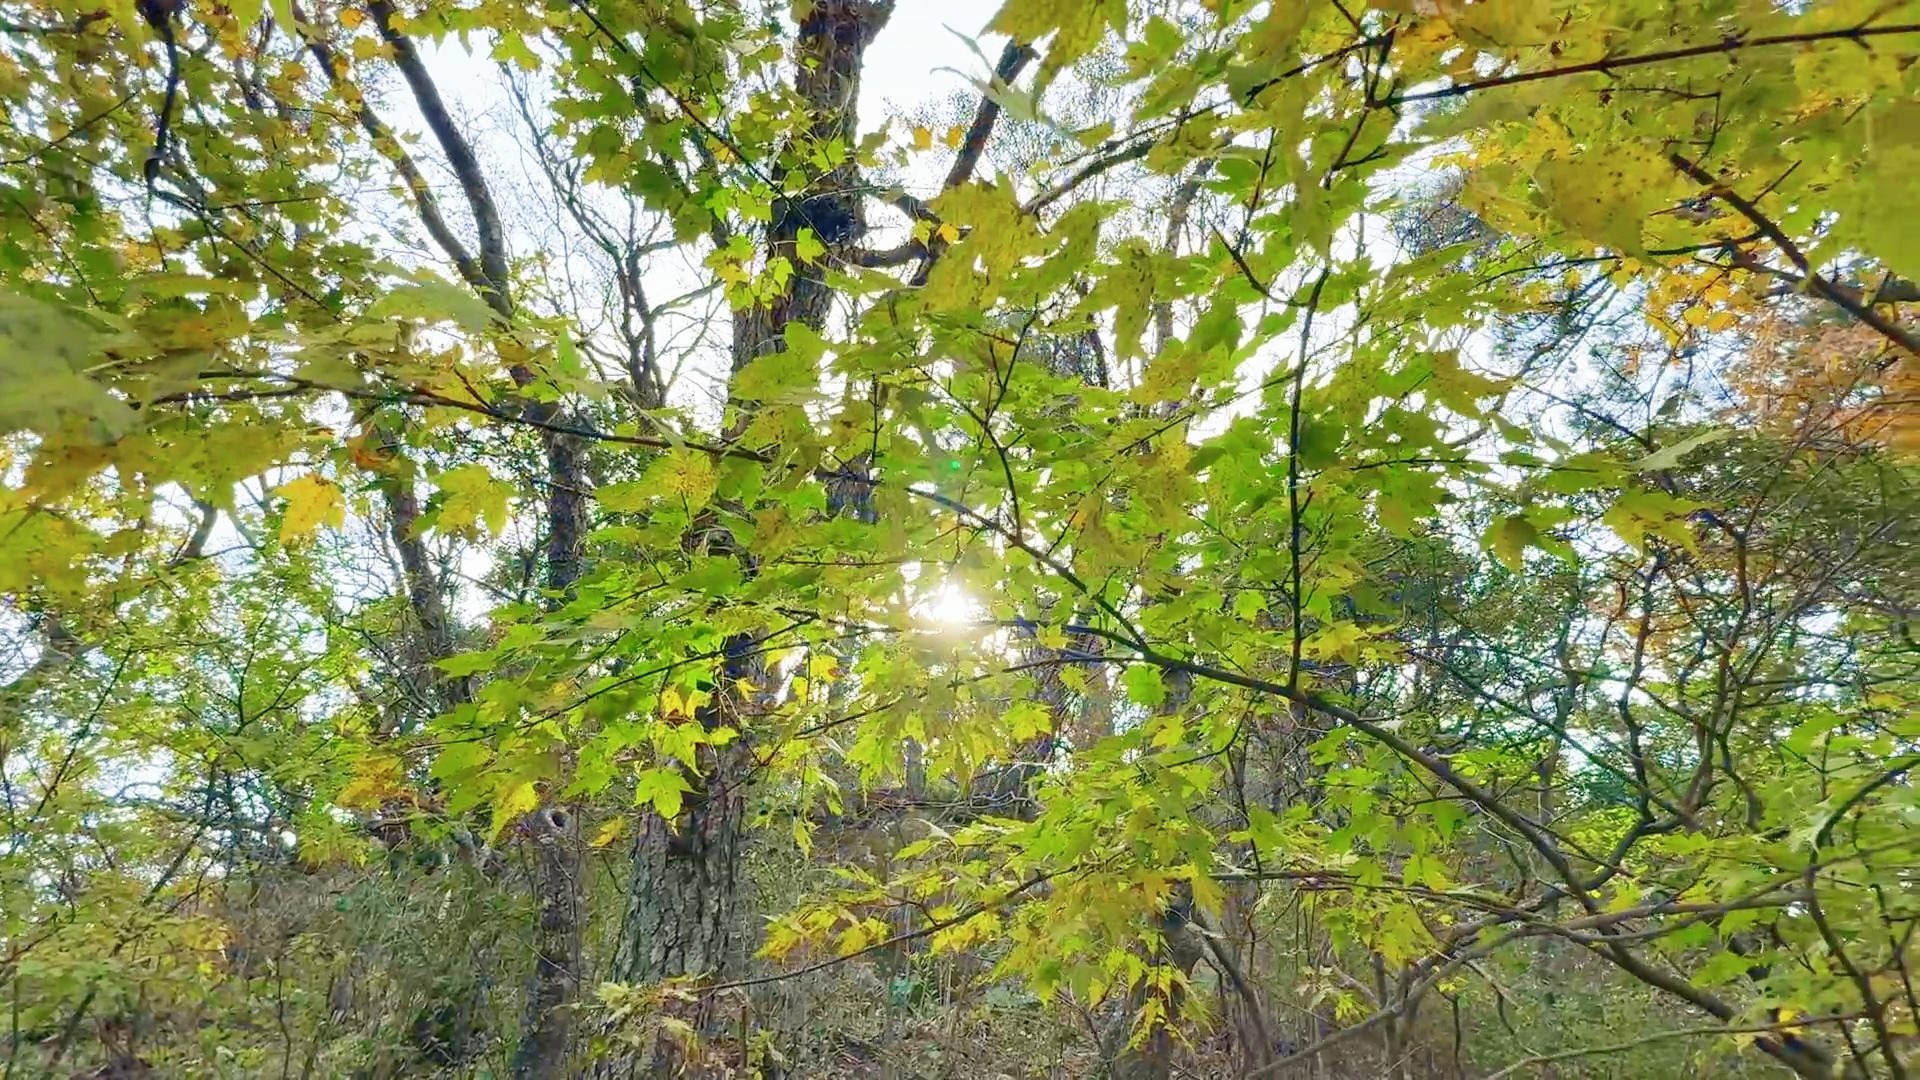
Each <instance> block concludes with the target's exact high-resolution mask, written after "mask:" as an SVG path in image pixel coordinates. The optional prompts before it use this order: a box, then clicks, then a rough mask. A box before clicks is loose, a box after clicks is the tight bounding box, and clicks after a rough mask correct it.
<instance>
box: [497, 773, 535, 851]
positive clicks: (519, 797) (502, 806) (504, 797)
mask: <svg viewBox="0 0 1920 1080" xmlns="http://www.w3.org/2000/svg"><path fill="white" fill-rule="evenodd" d="M539 805H540V793H539V792H538V791H537V790H535V788H534V786H533V781H531V780H526V781H522V782H521V783H518V784H515V785H513V786H512V787H510V788H507V789H506V790H505V791H503V792H501V794H500V799H499V801H498V802H495V803H494V804H493V828H492V830H491V831H490V832H489V834H488V839H489V841H492V840H495V839H498V838H499V836H500V831H501V830H502V829H505V828H506V827H507V824H508V823H509V822H511V821H513V819H515V818H517V817H519V816H520V815H522V814H524V813H526V812H528V811H529V810H532V809H533V808H534V807H536V806H539Z"/></svg>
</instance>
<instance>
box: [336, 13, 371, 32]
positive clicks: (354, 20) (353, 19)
mask: <svg viewBox="0 0 1920 1080" xmlns="http://www.w3.org/2000/svg"><path fill="white" fill-rule="evenodd" d="M365 21H367V16H366V13H365V12H363V11H361V10H360V9H359V8H342V9H341V10H340V25H341V26H344V27H346V28H347V29H349V30H353V29H356V28H357V27H359V25H360V24H361V23H363V22H365Z"/></svg>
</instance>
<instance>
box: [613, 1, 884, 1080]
mask: <svg viewBox="0 0 1920 1080" xmlns="http://www.w3.org/2000/svg"><path fill="white" fill-rule="evenodd" d="M892 11H893V4H892V0H817V2H815V3H814V4H813V5H812V6H811V7H810V8H809V9H808V10H807V12H806V14H805V16H804V18H803V19H802V21H801V23H800V32H799V39H798V42H797V48H796V50H795V60H796V63H795V69H794V89H795V91H796V93H797V94H798V95H799V96H800V97H801V98H802V99H803V100H804V101H805V102H806V103H807V106H808V109H809V111H810V113H811V115H812V118H813V119H812V124H811V131H810V132H809V134H810V135H811V136H812V137H813V138H815V139H819V140H822V141H839V142H842V143H845V144H849V145H850V144H851V143H852V141H853V136H854V134H855V131H856V116H855V112H854V105H855V101H856V99H857V97H858V94H859V88H860V67H861V63H862V58H863V56H864V54H865V51H866V48H867V46H868V44H870V43H871V42H872V40H873V36H874V34H876V33H878V32H879V30H880V28H881V27H882V26H884V25H885V24H886V21H887V18H888V17H889V16H890V15H891V14H892ZM775 179H776V181H777V180H779V179H781V177H780V176H779V175H777V174H776V176H775ZM857 181H858V176H857V175H856V171H855V168H854V166H853V164H852V163H851V161H849V163H848V164H846V165H844V166H841V167H840V168H839V169H836V170H835V171H834V172H832V173H829V174H827V175H826V176H823V177H820V178H819V179H818V180H817V181H816V182H815V183H812V184H810V185H808V187H809V189H810V190H817V191H821V192H825V193H827V194H822V195H817V196H813V197H810V198H809V197H795V198H793V199H788V200H784V201H783V202H782V203H781V204H780V205H778V206H777V207H776V211H775V214H774V219H773V224H772V226H771V227H770V228H769V230H768V233H767V237H766V244H765V251H766V254H767V256H768V257H769V258H775V257H777V258H784V259H787V260H788V261H789V262H790V263H791V264H792V265H793V267H794V277H793V280H792V283H791V285H790V286H789V288H788V290H787V292H786V294H785V295H783V296H780V297H777V298H775V299H773V300H772V301H770V302H768V303H766V304H764V305H759V306H755V307H752V308H748V309H745V310H742V311H740V312H737V313H736V314H735V316H734V320H733V331H734V335H733V346H732V366H733V371H734V373H736V374H737V373H738V372H739V371H740V369H741V368H743V367H745V366H746V365H747V364H749V363H751V362H752V361H753V360H755V359H756V358H758V357H761V356H765V355H769V354H771V353H777V352H779V351H781V350H783V349H784V348H785V347H786V329H787V327H788V326H790V325H793V324H796V323H798V324H800V325H802V326H806V327H808V328H809V329H813V330H819V329H820V328H822V327H823V326H824V325H825V324H826V320H827V314H828V306H829V304H830V302H831V301H832V298H833V292H832V289H831V288H830V287H829V286H828V285H827V283H826V280H825V272H824V269H823V267H821V266H814V265H808V264H807V263H805V262H803V261H802V260H801V259H799V258H798V256H797V254H796V251H795V248H796V244H797V240H798V237H799V235H800V231H801V230H802V229H811V230H812V231H813V232H814V234H815V235H816V236H817V237H818V239H819V240H820V241H821V242H822V243H823V244H824V245H825V246H826V247H827V249H828V254H827V256H826V259H827V260H834V259H837V258H840V257H842V256H843V255H844V253H845V252H846V250H847V249H848V247H849V245H851V244H852V243H853V242H854V241H855V240H857V239H858V237H859V234H860V233H861V231H862V221H863V217H862V209H861V205H860V185H859V184H858V182H857ZM776 186H777V185H776ZM734 404H735V406H736V408H737V409H738V415H736V417H735V419H734V421H733V423H732V424H730V425H729V434H738V433H739V432H740V431H741V430H744V428H745V421H746V419H747V417H748V416H749V415H750V414H751V411H752V408H753V404H754V403H752V402H746V401H736V402H735V403H734ZM733 554H734V556H735V557H736V558H738V559H740V561H741V562H742V563H744V564H745V565H746V566H747V568H748V570H749V572H751V569H752V565H753V560H752V556H751V553H750V552H746V551H735V552H734V553H733ZM755 647H756V640H755V639H754V638H753V637H751V636H750V635H736V636H734V637H733V638H730V639H729V640H728V641H727V643H726V647H725V648H726V654H727V658H726V661H725V663H724V664H723V665H722V669H721V672H720V674H719V677H718V678H716V679H715V687H714V690H715V693H714V699H713V701H712V702H711V703H710V704H709V705H706V706H703V707H702V708H701V709H700V710H699V711H698V712H699V715H698V717H697V718H698V719H699V721H700V722H701V723H702V724H704V725H705V726H707V727H708V728H710V729H711V728H715V727H720V726H728V727H734V728H737V729H739V730H741V731H742V732H745V733H747V734H748V735H750V734H751V725H749V724H743V723H740V722H739V720H738V715H739V712H740V711H741V710H742V709H743V708H746V707H749V706H750V704H751V703H750V702H748V701H745V700H742V699H741V698H740V697H739V695H738V693H737V688H738V686H739V683H740V680H742V679H745V680H747V681H748V682H750V683H757V682H758V681H759V679H760V678H761V677H762V676H763V674H764V672H763V670H762V665H761V664H760V663H759V662H758V659H757V657H756V656H754V655H753V650H754V648H755ZM702 765H703V770H704V774H703V776H701V777H699V778H696V779H695V783H696V785H697V786H698V790H697V791H696V792H695V794H693V795H692V796H690V797H689V799H688V808H687V811H686V812H685V814H684V815H683V816H682V818H681V820H680V821H677V822H670V821H664V820H661V819H659V818H653V819H651V820H649V821H648V822H647V823H646V825H645V826H644V827H643V828H642V829H641V831H640V834H639V836H638V837H637V839H636V840H635V843H634V848H633V873H632V878H631V885H630V891H629V895H628V898H627V909H626V913H625V917H624V919H623V920H622V924H621V931H620V943H619V947H618V951H617V955H616V959H615V965H614V974H615V977H616V978H617V979H619V980H620V981H622V982H627V983H633V984H647V983H655V982H659V981H661V980H663V979H671V978H676V977H684V976H696V975H707V976H711V975H717V974H723V973H725V972H727V971H729V970H731V969H732V968H733V967H734V965H735V962H736V961H737V959H738V957H737V956H736V952H737V947H736V942H735V940H734V938H735V934H736V929H737V927H739V925H740V911H739V890H738V884H739V860H740V855H741V852H742V847H743V842H744V837H743V825H744V822H743V813H744V810H745V806H746V798H745V795H746V791H745V788H746V785H747V784H748V783H749V782H750V779H749V777H750V775H751V765H752V758H751V756H750V754H749V753H748V752H747V746H746V738H744V737H743V738H742V739H741V740H739V741H738V742H735V743H733V744H731V745H729V746H727V747H725V748H723V749H721V750H719V751H717V752H714V753H713V754H712V755H711V757H709V758H707V759H706V760H704V761H703V762H702ZM696 1013H698V1014H700V1015H697V1016H696V1017H694V1018H691V1019H695V1020H696V1021H697V1023H696V1026H697V1027H707V1028H711V1027H712V1026H713V1022H714V1021H716V1020H717V1017H716V1016H715V1015H713V1011H712V1010H698V1009H697V1010H696ZM658 1060H659V1058H658V1057H657V1056H656V1059H655V1061H656V1066H645V1067H649V1068H652V1067H657V1062H658Z"/></svg>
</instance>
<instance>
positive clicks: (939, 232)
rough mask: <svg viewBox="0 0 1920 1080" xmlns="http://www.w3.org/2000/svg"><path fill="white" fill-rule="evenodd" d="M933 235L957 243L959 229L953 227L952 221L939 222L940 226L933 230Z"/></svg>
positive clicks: (950, 242)
mask: <svg viewBox="0 0 1920 1080" xmlns="http://www.w3.org/2000/svg"><path fill="white" fill-rule="evenodd" d="M933 235H935V236H937V237H939V238H940V239H942V240H944V241H946V242H947V243H949V244H952V243H957V242H959V240H960V230H959V229H956V228H954V226H953V223H952V222H950V221H943V222H941V223H940V227H939V228H938V229H935V230H934V231H933Z"/></svg>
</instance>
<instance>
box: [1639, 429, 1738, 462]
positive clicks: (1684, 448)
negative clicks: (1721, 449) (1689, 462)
mask: <svg viewBox="0 0 1920 1080" xmlns="http://www.w3.org/2000/svg"><path fill="white" fill-rule="evenodd" d="M1732 435H1733V431H1732V430H1731V429H1729V428H1708V429H1707V430H1705V431H1702V432H1700V433H1699V434H1696V435H1693V436H1691V437H1690V438H1686V439H1682V440H1681V441H1680V442H1677V443H1674V444H1673V445H1672V446H1663V447H1661V448H1660V449H1659V450H1656V451H1654V452H1653V453H1651V454H1648V455H1647V456H1646V457H1643V458H1641V459H1640V460H1639V461H1636V462H1634V463H1633V465H1632V469H1633V471H1634V472H1653V471H1655V470H1657V469H1671V468H1673V467H1675V466H1676V465H1679V464H1680V462H1681V461H1682V460H1684V459H1685V458H1686V456H1687V455H1688V454H1690V453H1692V452H1694V451H1695V450H1698V449H1700V448H1701V447H1703V446H1711V445H1713V444H1714V443H1717V442H1719V441H1720V440H1722V439H1725V438H1729V437H1730V436H1732Z"/></svg>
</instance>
